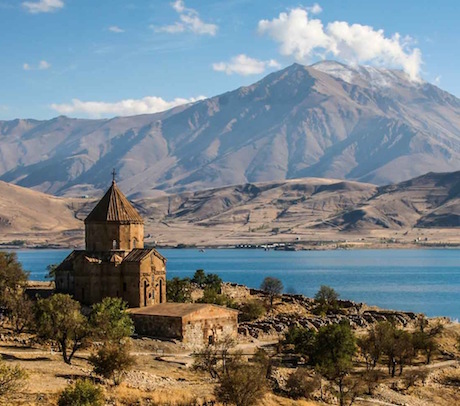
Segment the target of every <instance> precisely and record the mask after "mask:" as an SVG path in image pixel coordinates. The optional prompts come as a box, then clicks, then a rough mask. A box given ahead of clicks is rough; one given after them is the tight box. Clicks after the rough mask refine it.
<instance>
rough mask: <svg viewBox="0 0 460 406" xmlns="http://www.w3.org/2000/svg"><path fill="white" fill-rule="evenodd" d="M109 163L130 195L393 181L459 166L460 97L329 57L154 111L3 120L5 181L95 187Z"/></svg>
mask: <svg viewBox="0 0 460 406" xmlns="http://www.w3.org/2000/svg"><path fill="white" fill-rule="evenodd" d="M114 166H115V167H117V169H118V170H119V180H120V186H121V188H122V189H123V190H124V191H125V192H126V193H127V194H128V195H130V196H131V197H133V198H134V197H138V198H145V197H152V196H157V195H158V190H162V191H166V192H168V193H177V192H181V191H187V190H188V191H195V190H202V189H206V188H211V187H212V188H216V187H221V186H225V185H232V184H246V183H255V182H265V181H282V180H286V179H296V178H303V177H322V178H335V179H347V180H358V181H362V182H369V183H375V184H380V185H382V184H388V183H395V182H400V181H403V180H406V179H410V178H412V177H415V176H419V175H421V174H423V173H426V172H428V171H436V172H445V171H454V170H458V169H459V168H460V100H459V99H457V98H455V97H454V96H452V95H450V94H448V93H446V92H444V91H442V90H441V89H439V88H437V87H436V86H433V85H431V84H429V83H425V82H413V81H410V80H409V79H408V78H407V77H406V76H405V74H404V73H402V72H400V71H395V70H387V69H377V68H369V67H366V68H365V67H358V68H353V67H349V66H345V65H342V64H339V63H336V62H327V61H326V62H321V63H319V64H315V65H313V66H302V65H298V64H294V65H292V66H290V67H288V68H286V69H283V70H281V71H279V72H275V73H272V74H270V75H268V76H267V77H265V78H264V79H262V80H261V81H259V82H257V83H255V84H253V85H251V86H247V87H242V88H239V89H237V90H234V91H231V92H228V93H225V94H222V95H219V96H216V97H212V98H210V99H207V100H203V101H199V102H197V103H194V104H192V105H188V106H181V107H177V108H175V109H172V110H169V111H167V112H163V113H158V114H153V115H142V116H135V117H124V118H120V117H119V118H114V119H110V120H79V119H71V118H67V117H58V118H55V119H53V120H49V121H36V120H14V121H4V122H0V178H1V179H2V180H4V181H8V182H12V183H16V184H18V185H21V186H26V187H30V188H34V189H37V190H40V191H44V192H47V193H51V194H55V195H68V196H70V195H71V196H79V195H94V196H96V195H98V194H100V193H101V192H102V190H103V189H104V188H105V187H106V185H107V183H108V181H109V178H110V172H111V170H112V168H113V167H114Z"/></svg>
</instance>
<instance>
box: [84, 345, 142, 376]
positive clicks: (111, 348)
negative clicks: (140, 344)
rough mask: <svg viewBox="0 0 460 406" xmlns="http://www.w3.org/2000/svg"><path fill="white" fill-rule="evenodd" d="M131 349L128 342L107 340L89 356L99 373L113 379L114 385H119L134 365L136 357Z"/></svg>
mask: <svg viewBox="0 0 460 406" xmlns="http://www.w3.org/2000/svg"><path fill="white" fill-rule="evenodd" d="M129 350H130V346H129V345H128V343H124V342H117V343H113V342H105V343H104V344H103V345H102V347H100V348H99V349H98V350H97V351H96V353H95V354H92V355H91V356H90V357H89V362H90V364H91V365H92V366H93V368H94V372H95V373H96V374H97V375H100V376H103V377H104V378H107V379H113V383H114V385H119V384H120V383H121V381H122V379H123V377H124V376H125V374H126V372H127V371H128V370H129V369H131V367H132V366H133V365H134V357H133V356H132V355H131V354H130V351H129Z"/></svg>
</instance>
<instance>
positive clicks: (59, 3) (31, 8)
mask: <svg viewBox="0 0 460 406" xmlns="http://www.w3.org/2000/svg"><path fill="white" fill-rule="evenodd" d="M22 6H23V7H24V8H25V9H26V10H27V11H28V12H29V13H32V14H37V13H52V12H53V11H57V10H59V9H61V8H63V7H64V2H63V0H39V1H25V2H23V3H22Z"/></svg>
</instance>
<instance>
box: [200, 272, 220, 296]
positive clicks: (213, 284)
mask: <svg viewBox="0 0 460 406" xmlns="http://www.w3.org/2000/svg"><path fill="white" fill-rule="evenodd" d="M204 286H205V288H206V289H210V290H214V291H216V292H217V293H220V292H221V290H222V279H221V278H220V276H219V275H216V274H215V273H208V274H207V275H206V277H205V278H204Z"/></svg>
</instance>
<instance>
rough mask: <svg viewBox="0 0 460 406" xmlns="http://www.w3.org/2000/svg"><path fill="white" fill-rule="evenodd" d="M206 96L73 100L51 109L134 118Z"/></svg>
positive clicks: (89, 114) (72, 112)
mask: <svg viewBox="0 0 460 406" xmlns="http://www.w3.org/2000/svg"><path fill="white" fill-rule="evenodd" d="M205 98H206V97H205V96H198V97H192V98H190V99H184V98H176V99H174V100H171V101H167V100H164V99H162V98H161V97H156V96H147V97H143V98H142V99H126V100H120V101H118V102H114V103H107V102H100V101H87V102H85V101H81V100H79V99H73V100H72V102H71V103H69V104H56V103H54V104H52V105H51V108H52V109H53V110H56V111H57V112H59V113H60V114H82V115H84V116H88V117H108V116H134V115H137V114H152V113H158V112H160V111H165V110H168V109H171V108H173V107H176V106H180V105H182V104H187V103H193V102H196V101H198V100H203V99H205Z"/></svg>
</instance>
